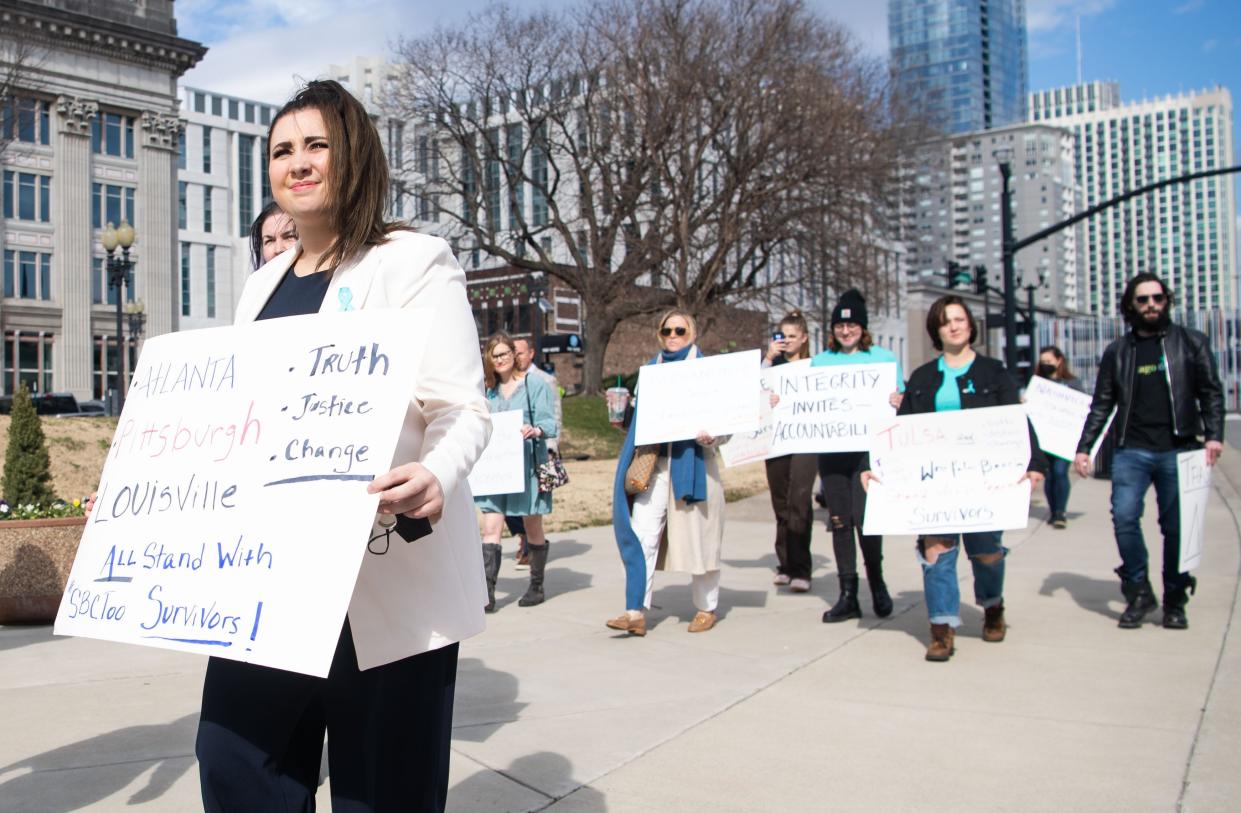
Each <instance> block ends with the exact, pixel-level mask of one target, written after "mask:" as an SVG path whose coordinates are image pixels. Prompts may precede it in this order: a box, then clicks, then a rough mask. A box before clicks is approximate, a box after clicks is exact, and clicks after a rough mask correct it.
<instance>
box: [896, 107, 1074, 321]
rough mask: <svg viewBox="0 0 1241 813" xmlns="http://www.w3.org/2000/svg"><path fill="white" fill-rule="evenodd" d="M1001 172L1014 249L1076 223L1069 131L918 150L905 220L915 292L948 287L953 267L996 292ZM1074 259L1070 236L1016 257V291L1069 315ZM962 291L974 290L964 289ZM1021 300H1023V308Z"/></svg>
mask: <svg viewBox="0 0 1241 813" xmlns="http://www.w3.org/2000/svg"><path fill="white" fill-rule="evenodd" d="M1002 163H1007V164H1008V166H1009V170H1010V188H1011V190H1012V201H1013V208H1012V212H1013V236H1014V238H1015V239H1018V240H1019V239H1021V238H1022V237H1025V236H1027V235H1031V234H1034V233H1035V232H1038V231H1041V230H1042V229H1044V228H1046V227H1048V226H1051V225H1052V224H1054V223H1058V222H1060V221H1062V220H1065V219H1067V218H1069V217H1072V216H1073V215H1074V214H1075V213H1076V211H1077V207H1078V205H1079V200H1080V192H1079V189H1078V185H1077V182H1076V180H1075V178H1074V166H1075V163H1074V151H1073V137H1072V135H1071V134H1070V133H1069V132H1068V131H1067V130H1064V129H1061V128H1059V127H1052V126H1049V125H1045V124H1019V125H1015V126H1011V127H1004V128H1001V129H997V130H988V131H985V132H979V133H965V134H962V135H956V136H951V137H948V138H942V139H938V140H935V141H932V142H929V143H927V144H924V145H922V147H921V148H920V149H919V151H918V153H917V154H916V157H915V162H914V167H913V169H912V170H911V174H912V177H911V178H910V179H909V181H910V182H909V185H908V189H909V193H908V194H909V197H908V198H907V202H906V204H905V205H904V207H903V210H902V215H903V217H902V220H903V229H902V232H903V238H904V242H905V249H906V252H907V255H906V256H907V268H908V270H909V273H910V275H911V280H910V282H911V284H913V283H922V284H926V283H938V284H944V283H945V282H947V281H948V279H947V276H946V274H947V268H948V264H949V263H950V262H951V263H956V264H957V265H959V266H960V267H961V268H963V269H965V270H967V271H970V272H972V271H973V269H974V268H975V267H976V266H980V265H981V266H984V267H985V268H986V276H987V283H988V285H990V286H991V287H992V288H993V289H994V290H995V291H1000V290H1002V287H1003V245H1004V235H1003V224H1002V223H1001V220H1000V217H1001V201H1002V190H1003V187H1004V181H1003V174H1002V172H1001V168H1000V165H1001V164H1002ZM1080 256H1081V255H1080V246H1079V244H1078V235H1077V230H1076V229H1074V228H1069V229H1066V230H1064V231H1062V232H1060V233H1059V234H1057V235H1054V236H1052V237H1050V238H1048V239H1046V240H1043V241H1041V242H1040V243H1038V244H1037V245H1033V246H1030V247H1028V248H1026V249H1025V250H1023V251H1021V252H1019V253H1018V254H1017V255H1016V260H1015V266H1016V274H1015V282H1016V284H1017V286H1018V287H1019V288H1023V289H1024V288H1025V287H1027V286H1031V287H1033V288H1034V291H1033V295H1034V299H1035V305H1036V306H1037V307H1040V308H1049V309H1056V310H1060V311H1075V310H1077V309H1078V308H1079V302H1080V297H1081V291H1080V286H1079V270H1080V266H1079V263H1080ZM965 286H966V287H969V288H971V289H972V288H973V284H972V283H969V282H967V283H965ZM1027 296H1028V294H1027V293H1026V292H1025V291H1023V292H1022V294H1021V296H1020V301H1021V303H1022V304H1024V303H1025V302H1026V301H1027Z"/></svg>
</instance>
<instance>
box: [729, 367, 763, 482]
mask: <svg viewBox="0 0 1241 813" xmlns="http://www.w3.org/2000/svg"><path fill="white" fill-rule="evenodd" d="M772 369H773V368H768V369H765V370H763V374H762V377H761V379H760V381H759V383H760V386H759V391H758V428H757V429H755V430H754V431H752V432H738V433H736V434H735V435H733V436H732V437H731V438H729V440H728V442H727V443H725V444H723V445H722V446H720V457H721V458H722V459H723V460H724V465H725V466H727V467H729V468H732V467H733V466H744V465H745V464H746V463H755V462H758V461H759V460H766V459H767V458H768V457H769V456H770V455H771V437H772V434H771V430H772V424H771V383H770V374H771V370H772Z"/></svg>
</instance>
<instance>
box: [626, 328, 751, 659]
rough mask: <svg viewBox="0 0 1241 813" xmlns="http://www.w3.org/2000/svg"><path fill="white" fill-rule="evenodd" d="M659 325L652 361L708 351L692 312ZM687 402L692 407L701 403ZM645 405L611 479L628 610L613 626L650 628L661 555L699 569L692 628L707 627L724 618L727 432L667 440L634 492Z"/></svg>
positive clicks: (665, 564) (666, 562)
mask: <svg viewBox="0 0 1241 813" xmlns="http://www.w3.org/2000/svg"><path fill="white" fill-rule="evenodd" d="M658 324H659V327H658V329H657V335H658V338H659V343H660V347H661V349H660V352H659V354H658V355H656V356H655V357H654V358H653V359H651V360H650V361H649V362H648V363H649V364H674V363H676V362H678V361H684V360H685V359H692V358H697V357H699V356H701V355H702V352H701V351H700V350H699V349H698V347H697V345H695V344H694V341H695V340H696V338H697V335H698V331H697V326H696V325H695V323H694V317H693V316H691V315H690V314H689V313H687V312H685V311H682V310H671V311H668V312H667V313H665V314H664V315H663V316H662V317H661V318H660V320H659V322H658ZM685 408H686V409H688V410H692V409H693V408H694V405H693V404H686V405H685ZM638 409H641V407H640V406H638V405H637V404H636V403H635V409H634V413H633V414H632V415H631V416H630V422H629V431H628V434H627V435H626V436H625V444H624V446H623V448H622V449H621V454H620V459H619V460H618V461H617V467H616V478H615V481H614V483H613V486H612V526H613V529H614V531H615V533H616V544H617V547H619V548H620V554H621V561H622V562H624V565H625V612H624V613H623V614H622V615H620V616H617V617H616V618H613V619H611V620H609V621H608V622H607V625H608V627H610V628H612V629H614V630H620V631H621V632H625V633H628V634H629V635H646V610H647V609H649V608H650V606H651V591H652V589H653V587H654V583H655V569H656V567H657V562H660V565H659V566H660V567H661V568H662V569H664V570H672V571H680V572H683V573H690V574H692V575H691V590H692V594H693V601H694V607H695V609H696V610H697V612H696V614H695V615H694V618H693V620H692V621H690V624H689V631H690V632H706V631H707V630H709V629H711V628H712V627H714V626H715V622H716V620H717V619H716V611H717V609H718V605H719V598H720V551H721V548H722V547H723V543H724V486H723V484H722V483H721V482H720V466H719V462H718V460H717V459H716V448H715V447H716V445H717V444H719V443H723V442H724V441H725V440H727V438H725V437H720V438H715V437H712V436H711V435H709V434H707V433H706V432H699V433H698V435H697V437H696V438H694V439H693V440H679V441H675V442H673V443H665V444H661V445H660V446H659V448H658V450H657V454H658V457H657V459H656V462H655V469H654V472H653V473H652V474H651V476H650V480H649V482H648V484H647V486H646V489H645V490H643V491H642V492H641V493H639V494H637V495H633V496H631V495H629V494H627V493H626V490H625V480H626V474H627V473H628V471H629V464H630V463H631V462H632V461H633V458H634V455H635V453H636V452H637V451H638V450H635V448H634V442H633V438H634V428H635V426H636V425H637V410H638ZM661 554H662V555H661Z"/></svg>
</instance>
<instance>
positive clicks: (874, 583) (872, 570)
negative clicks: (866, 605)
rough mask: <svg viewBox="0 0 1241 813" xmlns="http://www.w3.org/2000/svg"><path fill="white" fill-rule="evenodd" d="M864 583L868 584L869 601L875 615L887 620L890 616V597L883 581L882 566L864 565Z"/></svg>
mask: <svg viewBox="0 0 1241 813" xmlns="http://www.w3.org/2000/svg"><path fill="white" fill-rule="evenodd" d="M866 581H867V583H869V584H870V601H871V606H872V607H874V608H875V615H877V616H879V617H880V618H887V617H888V616H890V615H891V614H892V606H893V605H892V596H891V595H890V594H889V593H888V586H887V585H886V584H884V581H883V565H881V564H878V563H876V564H874V565H872V564H869V563H868V564H867V565H866Z"/></svg>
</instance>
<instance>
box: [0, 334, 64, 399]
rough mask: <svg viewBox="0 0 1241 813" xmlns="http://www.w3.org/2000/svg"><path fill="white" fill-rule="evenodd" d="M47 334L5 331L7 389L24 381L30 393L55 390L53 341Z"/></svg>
mask: <svg viewBox="0 0 1241 813" xmlns="http://www.w3.org/2000/svg"><path fill="white" fill-rule="evenodd" d="M52 339H53V337H52V335H51V334H48V333H22V332H20V331H14V330H6V331H5V332H4V392H5V394H6V395H12V394H13V393H15V392H17V390H18V389H19V388H20V387H21V385H22V384H23V383H24V384H25V385H26V388H27V389H29V390H30V391H31V392H51V391H52V344H53V341H52Z"/></svg>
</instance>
